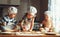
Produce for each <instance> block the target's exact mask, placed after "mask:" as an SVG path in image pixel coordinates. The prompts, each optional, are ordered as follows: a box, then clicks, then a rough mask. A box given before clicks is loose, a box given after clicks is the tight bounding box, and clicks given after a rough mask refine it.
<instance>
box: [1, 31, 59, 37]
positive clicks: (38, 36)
mask: <svg viewBox="0 0 60 37" xmlns="http://www.w3.org/2000/svg"><path fill="white" fill-rule="evenodd" d="M18 33H19V32H18ZM0 37H60V34H58V35H47V34H43V35H40V34H37V35H35V34H32V35H30V34H28V35H26V33H24V35H21V34H20V35H16V34H14V35H10V34H9V35H8V34H6V35H3V34H0Z"/></svg>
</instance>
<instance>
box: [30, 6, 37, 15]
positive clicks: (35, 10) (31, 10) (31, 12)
mask: <svg viewBox="0 0 60 37" xmlns="http://www.w3.org/2000/svg"><path fill="white" fill-rule="evenodd" d="M36 13H37V9H36V8H35V7H33V6H30V14H32V15H33V16H35V14H36Z"/></svg>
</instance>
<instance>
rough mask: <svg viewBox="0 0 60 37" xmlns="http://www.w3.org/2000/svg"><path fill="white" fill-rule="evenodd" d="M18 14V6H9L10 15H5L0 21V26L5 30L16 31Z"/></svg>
mask: <svg viewBox="0 0 60 37" xmlns="http://www.w3.org/2000/svg"><path fill="white" fill-rule="evenodd" d="M16 14H17V8H16V7H9V8H8V15H7V16H4V17H3V18H2V19H1V21H0V24H1V25H0V28H1V30H2V31H4V32H13V31H16V24H17V22H16V20H15V19H14V18H15V16H16Z"/></svg>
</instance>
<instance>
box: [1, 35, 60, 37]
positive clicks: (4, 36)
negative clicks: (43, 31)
mask: <svg viewBox="0 0 60 37" xmlns="http://www.w3.org/2000/svg"><path fill="white" fill-rule="evenodd" d="M0 37H60V36H57V35H40V36H17V35H0Z"/></svg>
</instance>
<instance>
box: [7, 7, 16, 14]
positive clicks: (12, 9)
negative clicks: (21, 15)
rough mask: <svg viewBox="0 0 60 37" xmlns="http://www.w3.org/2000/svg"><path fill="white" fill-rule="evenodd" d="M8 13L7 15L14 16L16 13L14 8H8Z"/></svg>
mask: <svg viewBox="0 0 60 37" xmlns="http://www.w3.org/2000/svg"><path fill="white" fill-rule="evenodd" d="M8 12H9V14H16V13H17V8H16V7H9V8H8Z"/></svg>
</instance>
